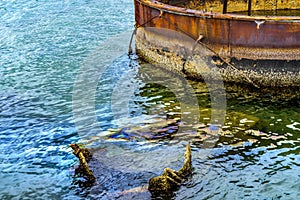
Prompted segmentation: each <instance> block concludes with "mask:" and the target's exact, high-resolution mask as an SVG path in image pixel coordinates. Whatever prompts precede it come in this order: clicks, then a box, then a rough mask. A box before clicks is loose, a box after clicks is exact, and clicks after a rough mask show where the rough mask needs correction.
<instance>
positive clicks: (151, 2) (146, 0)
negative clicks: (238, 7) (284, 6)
mask: <svg viewBox="0 0 300 200" xmlns="http://www.w3.org/2000/svg"><path fill="white" fill-rule="evenodd" d="M136 1H137V2H139V3H141V4H143V5H146V6H149V7H151V8H155V9H159V10H161V11H163V12H168V13H176V14H179V15H185V16H194V17H203V18H216V19H235V20H242V21H255V20H264V21H278V22H289V23H300V16H299V17H298V16H247V15H238V14H222V13H214V12H204V11H200V10H193V9H187V8H182V7H176V6H172V5H168V4H164V3H161V2H159V1H155V0H136Z"/></svg>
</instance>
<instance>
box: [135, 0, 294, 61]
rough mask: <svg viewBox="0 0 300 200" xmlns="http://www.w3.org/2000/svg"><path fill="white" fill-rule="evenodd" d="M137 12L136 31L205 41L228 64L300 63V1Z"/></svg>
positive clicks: (183, 5) (213, 2) (167, 2)
mask: <svg viewBox="0 0 300 200" xmlns="http://www.w3.org/2000/svg"><path fill="white" fill-rule="evenodd" d="M134 6H135V21H136V26H137V27H156V28H166V29H171V30H175V31H180V32H184V33H185V34H187V35H188V36H189V37H191V38H194V39H195V40H197V39H198V40H199V39H200V37H201V42H203V43H204V44H205V45H207V46H208V47H209V48H210V49H212V50H213V51H214V52H216V53H217V54H218V55H219V56H221V57H223V58H236V59H251V60H289V61H291V60H300V12H299V9H300V1H299V0H194V1H189V0H162V1H156V0H134ZM282 13H283V14H282Z"/></svg>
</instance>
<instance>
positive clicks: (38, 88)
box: [0, 0, 300, 199]
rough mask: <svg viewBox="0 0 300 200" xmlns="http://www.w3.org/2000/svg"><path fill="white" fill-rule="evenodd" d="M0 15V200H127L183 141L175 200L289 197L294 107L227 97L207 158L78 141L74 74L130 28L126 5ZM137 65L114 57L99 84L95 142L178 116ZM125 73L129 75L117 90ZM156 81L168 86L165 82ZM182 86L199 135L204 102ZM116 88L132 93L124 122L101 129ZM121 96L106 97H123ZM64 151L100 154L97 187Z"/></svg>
mask: <svg viewBox="0 0 300 200" xmlns="http://www.w3.org/2000/svg"><path fill="white" fill-rule="evenodd" d="M0 16H1V21H0V35H1V37H0V47H1V48H0V49H1V53H0V56H1V58H0V77H1V78H0V143H1V146H0V161H1V162H0V163H1V164H0V183H1V184H0V198H1V199H126V198H127V199H128V198H129V197H128V196H126V195H124V194H122V193H121V192H122V191H126V190H129V189H131V188H135V187H139V186H141V185H145V184H147V181H148V180H149V178H151V177H153V176H156V175H159V174H160V173H161V172H162V170H163V168H164V167H171V168H174V169H178V168H179V167H180V166H181V164H182V160H183V153H184V146H185V142H182V140H187V139H190V140H191V145H192V151H193V152H192V153H193V166H194V172H193V178H192V180H191V181H189V182H188V183H187V184H185V185H183V186H182V187H181V188H180V190H179V191H178V192H177V193H176V199H298V198H299V197H300V193H299V191H300V172H299V165H300V157H299V141H300V140H299V133H300V124H299V123H300V120H299V119H300V117H299V113H300V109H299V96H295V97H293V98H291V99H281V98H273V97H272V94H270V93H263V94H262V93H257V91H255V90H250V91H249V90H243V89H238V90H237V91H238V92H237V91H235V90H230V89H228V91H227V94H226V95H227V109H226V112H227V114H226V121H225V124H224V126H223V128H222V130H223V132H222V135H221V136H220V137H219V140H218V141H217V142H216V144H215V146H214V148H212V149H205V148H203V146H202V142H201V140H199V138H197V137H196V136H195V133H190V132H187V134H186V135H183V136H180V137H179V136H178V137H174V138H172V137H166V138H162V139H160V140H154V141H151V142H149V141H147V140H145V139H143V137H142V136H137V137H136V138H135V139H132V140H130V141H124V140H119V139H116V138H114V139H112V138H109V137H104V138H105V139H103V137H102V138H101V139H100V140H99V137H98V138H97V137H96V139H95V138H93V137H89V138H83V137H82V136H83V135H82V134H81V133H79V132H78V129H77V127H76V126H75V123H74V118H73V112H72V103H73V102H72V95H73V88H74V82H75V80H76V76H77V73H78V71H79V69H80V67H81V66H82V65H83V64H84V63H85V61H86V59H87V58H88V57H89V56H90V54H91V53H92V52H94V50H95V49H97V47H98V46H101V42H103V41H105V40H106V39H108V38H110V37H111V36H113V35H116V34H119V33H121V32H124V31H127V30H130V29H132V28H133V25H134V14H133V2H132V1H131V0H130V1H129V0H124V1H115V0H112V1H107V2H106V1H49V0H45V1H33V0H30V1H18V2H17V1H2V2H1V3H0ZM100 57H101V56H100ZM142 64H143V62H142V61H140V60H138V59H137V58H136V57H134V58H133V59H132V60H130V59H129V58H128V56H126V55H124V56H122V57H121V58H119V59H116V61H115V62H114V63H113V64H112V65H110V66H109V67H108V68H107V71H106V72H105V73H104V74H103V77H102V78H101V79H99V83H98V87H97V91H96V104H95V109H96V113H97V120H98V121H99V125H100V127H99V130H98V131H97V133H101V134H102V135H103V134H104V131H106V130H107V129H117V128H124V127H133V128H132V129H134V128H141V127H143V126H144V125H145V124H147V123H148V124H152V125H153V126H154V125H155V124H156V122H157V121H159V120H161V119H163V120H165V118H166V115H167V116H168V117H169V118H176V117H180V116H181V115H180V108H181V107H180V106H181V105H180V104H179V102H178V99H177V98H176V96H175V95H174V94H173V93H172V92H171V91H170V90H168V88H166V87H163V86H160V85H157V84H149V83H147V82H146V81H145V77H146V76H147V73H142V72H140V70H141V69H140V66H141V65H142ZM127 72H132V74H133V75H132V76H130V78H129V79H126V80H123V79H122V75H123V74H125V73H127ZM166 73H167V72H166ZM174 77H176V76H174ZM118 80H122V81H123V82H121V83H120V82H118ZM166 81H169V82H172V81H173V79H172V75H171V76H170V77H169V80H168V79H166ZM188 83H189V85H191V86H192V87H193V88H194V91H195V93H196V96H197V100H198V103H199V110H200V121H201V123H200V122H199V124H200V125H203V126H204V127H206V126H208V123H209V119H210V117H211V116H210V106H211V104H210V97H209V92H208V91H207V88H206V87H205V85H204V84H202V83H197V82H194V81H189V82H188ZM118 84H121V85H123V86H124V87H125V86H126V85H127V86H128V85H131V84H133V85H136V86H137V88H135V89H134V93H133V94H132V96H131V101H130V102H129V104H128V105H129V113H130V116H131V117H132V119H131V120H129V121H128V120H127V119H126V118H121V120H119V121H118V120H114V118H113V112H112V108H111V107H110V104H111V97H110V96H111V93H112V91H113V90H114V89H115V86H116V85H118ZM124 87H123V88H120V89H117V90H116V92H118V91H126V90H122V89H124ZM228 88H230V87H228ZM124 93H125V92H124ZM121 114H122V113H121ZM154 122H155V123H154ZM148 128H149V127H148ZM92 136H93V135H92ZM120 137H121V136H120ZM124 138H125V139H126V135H125V136H124ZM124 138H123V139H124ZM75 142H87V143H92V145H93V146H94V147H99V148H101V150H99V151H98V157H97V160H96V161H93V163H92V168H93V170H94V171H95V174H96V176H97V180H98V182H97V183H96V184H95V185H94V186H93V187H87V188H84V187H81V186H80V185H78V184H77V183H76V179H74V178H73V175H74V165H76V164H77V159H76V158H75V156H74V155H73V154H72V152H71V149H70V148H68V145H69V144H71V143H75ZM135 195H136V196H131V197H130V198H129V199H150V196H149V194H147V193H143V194H141V195H138V194H135Z"/></svg>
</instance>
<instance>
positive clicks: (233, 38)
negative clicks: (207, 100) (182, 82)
mask: <svg viewBox="0 0 300 200" xmlns="http://www.w3.org/2000/svg"><path fill="white" fill-rule="evenodd" d="M212 1H214V0H212ZM215 1H217V0H215ZM236 1H240V0H236ZM220 2H222V1H220ZM243 2H244V1H243ZM134 5H135V20H136V27H137V34H136V47H137V52H138V54H139V55H141V56H142V57H143V58H144V59H146V60H148V61H150V62H155V63H158V64H163V66H164V67H166V68H168V69H170V70H171V71H177V72H179V73H184V74H185V75H187V76H189V77H191V78H200V79H203V77H205V76H211V74H206V75H205V71H207V70H209V69H207V67H204V68H202V69H201V68H199V67H198V69H196V68H195V63H192V62H189V60H188V61H186V58H187V56H189V55H192V54H193V55H194V54H198V55H200V56H201V55H202V56H207V55H208V54H210V55H209V56H212V57H213V56H217V57H220V58H221V60H222V61H225V63H226V62H227V61H228V62H227V63H229V60H231V61H233V62H230V65H231V64H232V65H231V66H230V65H227V67H224V65H223V66H222V67H220V66H221V65H222V62H221V65H218V67H219V72H220V74H221V75H222V79H223V81H225V82H237V83H246V84H248V83H250V84H252V85H254V86H258V87H261V86H267V87H268V86H271V87H300V71H299V69H300V17H299V16H273V17H267V16H247V15H238V14H229V13H225V14H223V13H215V12H204V11H199V10H193V9H187V8H184V7H176V6H171V5H168V4H163V3H161V2H158V1H153V0H151V1H149V0H135V1H134ZM296 6H298V5H296ZM299 7H300V5H299ZM167 30H171V31H173V32H178V33H179V34H183V35H185V36H186V37H188V38H190V40H189V39H181V38H182V37H181V36H178V35H177V36H174V34H173V33H170V32H169V31H167ZM197 42H198V43H200V44H201V45H200V46H202V49H198V51H197V48H196V49H195V51H193V52H191V49H193V48H195V43H197ZM182 47H184V48H183V50H182ZM203 47H205V49H206V50H203ZM193 50H194V49H193ZM182 51H183V52H184V53H182ZM203 53H204V55H203ZM196 56H197V55H196ZM192 59H194V58H192ZM211 61H212V60H210V61H207V60H206V62H211ZM207 65H209V66H211V65H210V63H207ZM215 66H217V64H215Z"/></svg>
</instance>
